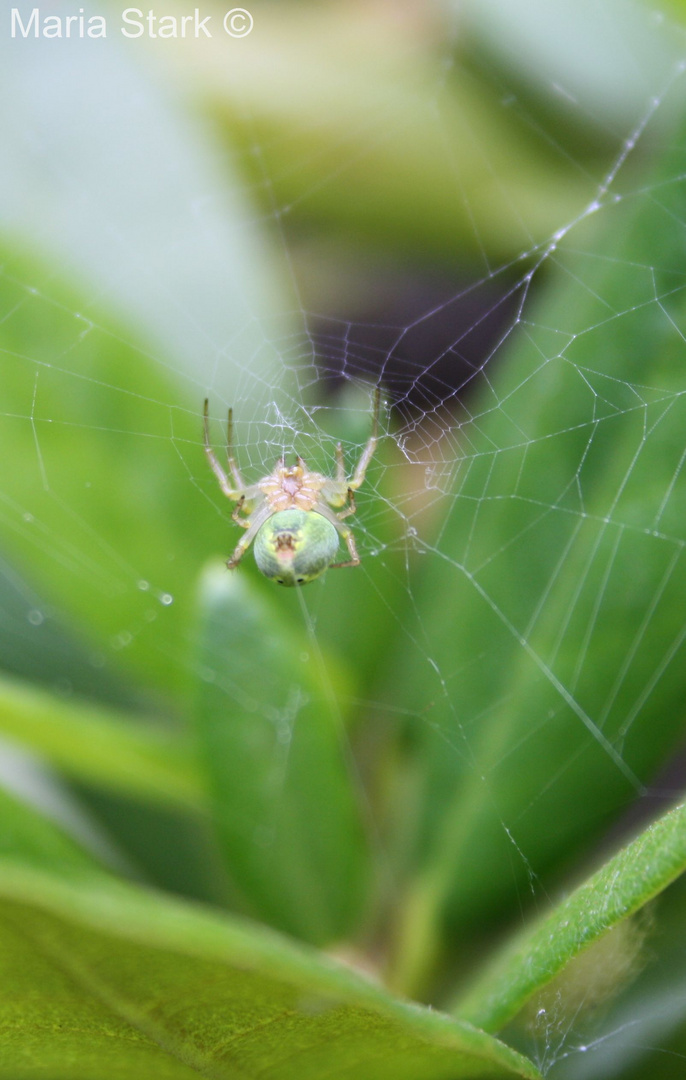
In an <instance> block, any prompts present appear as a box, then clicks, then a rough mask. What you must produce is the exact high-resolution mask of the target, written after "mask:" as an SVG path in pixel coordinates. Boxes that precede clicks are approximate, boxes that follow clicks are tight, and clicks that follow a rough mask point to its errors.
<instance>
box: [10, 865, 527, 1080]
mask: <svg viewBox="0 0 686 1080" xmlns="http://www.w3.org/2000/svg"><path fill="white" fill-rule="evenodd" d="M0 973H1V974H0V1029H1V1030H2V1039H1V1040H0V1077H3V1078H7V1080H43V1078H45V1080H54V1078H55V1077H57V1076H59V1077H60V1080H102V1077H108V1080H109V1078H114V1080H119V1078H121V1080H150V1077H153V1076H154V1077H155V1078H156V1080H190V1078H192V1077H194V1076H205V1077H210V1078H213V1080H236V1078H238V1077H240V1078H241V1080H253V1078H254V1080H256V1078H257V1077H259V1078H260V1080H292V1078H293V1077H298V1078H299V1080H322V1077H323V1076H326V1077H327V1078H328V1080H344V1078H345V1080H348V1078H349V1077H350V1076H359V1077H360V1078H362V1077H364V1080H388V1077H393V1078H394V1080H459V1078H461V1077H462V1078H465V1080H477V1078H481V1077H483V1078H486V1077H488V1078H492V1080H498V1078H501V1077H502V1078H505V1077H527V1078H530V1080H535V1078H537V1077H538V1076H539V1073H538V1071H537V1070H536V1069H535V1068H534V1066H533V1065H532V1064H531V1063H530V1062H529V1061H528V1060H527V1059H526V1058H523V1057H521V1056H520V1055H519V1054H517V1053H516V1052H515V1051H513V1050H510V1049H509V1048H508V1047H506V1046H504V1045H503V1044H502V1043H499V1042H498V1041H496V1040H495V1039H494V1038H493V1037H492V1036H490V1035H487V1034H485V1033H483V1032H480V1031H478V1030H477V1029H475V1028H473V1027H472V1026H471V1025H469V1024H466V1023H463V1022H460V1021H455V1020H452V1019H450V1018H449V1017H446V1016H444V1015H442V1014H439V1013H435V1012H432V1011H429V1010H426V1009H423V1008H421V1007H420V1006H416V1005H411V1004H405V1003H403V1002H400V1001H396V1000H394V999H392V998H391V997H390V996H389V995H388V994H386V993H385V992H384V991H382V990H381V989H377V988H376V987H375V986H374V985H373V984H372V983H370V982H368V981H367V980H366V979H363V978H361V977H359V976H357V975H355V974H354V973H353V972H351V971H350V970H348V969H346V968H344V967H342V966H340V965H338V964H335V963H333V962H332V961H331V960H329V959H327V958H326V957H325V956H318V955H317V954H316V953H314V952H309V951H305V950H301V949H299V948H297V947H296V946H294V945H291V944H290V943H289V942H288V941H286V940H282V939H280V938H279V937H278V936H277V935H275V934H274V933H272V932H269V931H263V930H260V929H259V928H257V927H253V926H250V925H247V924H241V923H237V922H232V921H229V920H227V919H222V918H219V917H218V916H216V915H214V914H212V913H211V912H210V911H209V910H205V909H202V908H199V907H194V906H190V905H184V904H181V903H179V902H174V901H171V900H167V899H165V898H164V897H162V896H161V895H157V894H154V893H150V892H145V891H143V890H140V889H134V888H133V887H128V886H126V887H125V886H120V885H117V884H115V883H113V882H110V881H109V880H108V879H106V878H105V877H104V876H103V878H102V880H100V881H96V880H92V879H90V880H84V881H83V882H81V883H80V885H79V887H75V886H74V885H72V884H69V883H66V882H61V881H57V880H55V879H53V878H51V877H50V876H48V875H47V874H45V873H41V872H40V871H37V870H29V869H27V868H24V867H20V866H17V865H15V864H12V863H11V862H6V861H5V862H3V863H2V864H1V865H0Z"/></svg>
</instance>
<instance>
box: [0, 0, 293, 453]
mask: <svg viewBox="0 0 686 1080" xmlns="http://www.w3.org/2000/svg"><path fill="white" fill-rule="evenodd" d="M114 11H116V9H113V13H112V14H113V15H114ZM117 14H118V15H120V11H119V12H117ZM53 44H54V43H53V42H52V41H50V40H49V39H48V40H46V39H44V38H42V37H40V36H39V37H37V38H36V39H35V40H32V41H31V42H30V45H29V46H28V47H22V46H21V44H20V43H17V41H15V40H13V39H12V38H11V37H10V34H9V33H7V34H3V35H2V37H1V38H0V91H1V92H2V96H3V98H4V99H5V100H12V101H14V103H15V107H14V109H12V110H5V112H4V113H3V114H2V116H0V143H1V144H2V146H3V155H2V159H1V160H0V229H2V230H3V231H4V232H5V233H6V235H8V236H11V237H12V238H13V239H14V242H15V244H16V243H17V241H18V244H17V246H19V247H20V249H21V250H22V251H25V252H31V253H32V255H33V256H35V257H37V258H39V259H40V260H42V261H43V262H44V263H45V264H46V265H52V266H54V267H58V268H59V280H62V281H65V282H69V283H73V285H74V287H75V290H76V291H77V292H79V293H80V300H79V302H78V306H76V307H74V308H72V310H73V311H74V312H80V313H81V317H82V321H81V322H79V321H78V317H75V320H74V323H73V326H75V327H76V328H77V329H76V332H75V336H76V337H78V335H79V333H80V332H86V331H87V330H88V326H89V323H88V319H89V317H90V316H92V314H93V308H94V301H95V306H96V307H97V310H98V311H99V312H102V311H107V312H108V313H109V315H110V316H111V318H112V319H113V320H114V321H115V322H117V323H118V324H119V325H120V326H122V325H123V326H126V327H127V330H128V332H123V334H122V336H123V337H124V339H125V340H126V341H127V342H131V341H133V342H135V343H136V344H138V345H139V346H141V347H142V348H143V349H144V350H152V351H153V353H154V354H156V355H158V356H160V357H161V358H162V366H165V367H167V368H169V371H170V381H171V382H173V377H176V379H177V380H178V384H179V386H182V387H183V388H184V399H185V402H186V404H191V407H193V408H197V407H198V405H197V403H198V402H200V404H202V398H203V396H204V393H203V391H204V389H205V388H209V387H213V388H214V389H215V391H216V392H217V393H218V394H221V395H223V397H224V399H225V400H226V399H227V398H228V399H229V400H231V399H232V398H233V396H234V394H235V392H236V389H237V385H238V382H239V379H240V378H241V373H242V372H243V371H244V368H245V366H247V365H249V366H250V370H251V372H253V373H254V375H255V376H256V378H262V379H264V380H265V381H269V382H271V383H273V382H274V381H275V379H276V377H277V376H278V375H280V374H281V373H282V363H281V358H280V356H279V354H278V351H277V349H276V348H275V346H274V345H273V341H274V338H275V336H278V334H277V327H278V328H279V329H280V330H281V332H282V333H284V334H287V333H289V332H290V331H292V330H293V328H294V326H295V327H297V326H298V317H297V316H295V318H292V317H291V315H290V314H289V312H291V310H292V307H293V302H292V298H291V296H290V294H289V292H288V287H287V284H286V282H287V280H288V279H287V273H286V271H285V268H284V265H283V260H282V258H281V256H280V249H277V250H273V249H271V248H269V247H268V245H267V244H266V243H265V242H264V240H263V238H262V236H261V235H260V232H259V229H258V227H257V226H256V224H255V213H254V210H253V208H252V207H251V205H250V202H249V199H248V193H247V192H246V190H245V188H244V187H243V186H242V185H241V184H240V183H239V182H238V181H237V179H236V178H235V177H231V169H232V163H231V159H230V155H229V154H228V152H227V150H226V148H224V149H223V150H220V149H219V148H218V147H217V144H216V139H215V138H214V133H213V131H212V130H211V129H210V127H209V125H208V124H207V123H206V122H205V121H204V120H203V119H202V118H201V117H200V116H198V115H197V114H196V115H192V114H191V113H190V111H189V110H188V109H187V104H186V103H185V102H184V101H183V98H182V96H181V95H180V94H179V93H178V89H177V87H176V85H175V83H176V80H175V79H174V78H170V79H169V80H166V81H165V79H164V78H163V77H162V76H161V73H160V71H159V69H155V70H154V71H153V69H152V68H151V67H150V66H148V64H147V63H146V59H147V58H146V56H145V54H144V53H143V52H142V51H141V50H140V48H139V47H138V45H139V43H131V45H130V47H129V48H127V44H128V43H126V42H125V41H124V40H123V38H122V37H121V35H120V34H119V33H116V32H115V33H110V34H109V35H108V36H107V39H106V40H100V41H97V42H95V43H93V42H91V43H90V44H91V45H93V44H94V45H95V51H93V50H92V48H89V47H88V45H89V43H88V42H86V45H85V47H80V46H79V44H78V43H75V42H74V40H72V41H65V42H64V43H63V46H61V47H59V48H57V49H55V48H53ZM227 175H228V176H229V177H230V180H229V182H228V183H227ZM29 283H30V284H32V285H33V284H38V282H35V281H31V279H29ZM284 313H285V314H284ZM37 330H39V327H37ZM229 348H230V360H229V359H228V356H227V353H228V350H229ZM50 359H51V360H52V361H53V363H55V365H56V366H58V367H65V366H66V367H67V369H69V361H70V355H69V351H68V350H67V351H66V352H64V351H63V350H62V349H59V348H58V342H55V343H54V346H53V351H52V353H51V355H50ZM148 359H149V357H148ZM122 375H124V372H122ZM126 375H128V377H127V378H122V380H121V381H118V382H115V385H119V386H120V387H121V388H122V390H125V391H126V392H129V393H139V394H141V395H144V396H145V395H146V394H147V393H148V391H149V390H150V389H151V387H150V386H149V384H148V380H147V379H146V378H145V377H142V378H141V381H140V383H139V381H138V380H137V378H136V375H135V372H127V373H126ZM93 377H94V378H97V377H98V373H97V368H96V369H95V370H94V372H93ZM199 388H200V389H199ZM271 393H272V395H275V396H277V397H278V392H277V390H276V389H272V391H271ZM251 419H253V417H251ZM260 419H261V417H260ZM82 420H83V422H84V423H88V422H89V420H88V418H87V417H84V418H82ZM143 430H145V429H143ZM168 433H170V432H168Z"/></svg>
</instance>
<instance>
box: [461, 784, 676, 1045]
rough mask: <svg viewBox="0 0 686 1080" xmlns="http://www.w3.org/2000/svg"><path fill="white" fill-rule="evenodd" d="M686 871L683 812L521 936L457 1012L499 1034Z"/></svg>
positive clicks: (671, 814) (670, 816)
mask: <svg viewBox="0 0 686 1080" xmlns="http://www.w3.org/2000/svg"><path fill="white" fill-rule="evenodd" d="M684 870H686V805H682V806H679V807H677V808H676V809H674V810H672V811H670V812H669V813H668V814H665V816H664V817H662V818H660V820H659V821H656V822H655V823H654V824H653V825H651V826H650V827H649V828H648V829H646V831H645V832H644V833H642V834H641V835H640V836H639V837H637V838H636V839H635V840H634V841H633V842H632V843H631V844H629V845H628V846H627V847H626V848H624V850H623V851H620V852H619V854H618V855H615V857H614V858H613V859H611V860H610V861H609V862H608V863H607V864H606V865H605V866H603V867H602V869H600V870H599V871H598V872H597V873H595V874H594V875H593V877H591V878H590V879H589V880H588V881H587V882H586V883H585V884H584V885H582V886H581V887H580V888H578V889H576V890H575V891H574V892H573V893H572V894H571V896H569V897H568V899H566V900H564V901H563V902H562V903H561V904H559V905H558V906H557V908H555V910H554V911H553V912H552V913H551V914H550V915H548V916H546V917H545V918H544V919H542V920H540V921H539V922H537V923H536V925H535V926H534V927H532V928H530V929H528V930H525V931H524V932H523V933H522V934H521V935H519V936H518V937H517V938H516V939H515V940H514V941H513V942H512V943H511V944H510V945H508V946H507V948H506V949H505V950H504V952H503V953H502V954H501V955H499V956H498V957H497V958H496V960H495V962H494V963H493V964H492V965H490V966H489V968H488V969H487V970H486V971H485V972H484V973H483V975H482V976H481V977H480V978H479V979H478V980H477V982H476V984H475V985H474V986H473V987H472V988H471V989H470V990H468V991H467V993H466V995H465V996H464V997H462V998H461V999H460V1000H458V1002H457V1004H456V1005H455V1008H454V1011H455V1013H456V1014H457V1015H458V1016H461V1017H462V1018H463V1019H467V1020H470V1021H471V1022H472V1023H474V1024H477V1025H478V1026H479V1027H481V1028H485V1029H486V1030H488V1031H497V1030H499V1029H500V1028H502V1027H503V1025H504V1024H506V1023H507V1021H508V1020H510V1019H511V1018H512V1017H513V1016H515V1015H516V1013H518V1012H519V1010H520V1009H521V1008H522V1006H523V1005H524V1004H525V1003H526V1002H527V1001H528V1000H529V999H530V998H531V997H532V996H533V995H534V994H535V993H536V992H537V991H538V990H540V989H541V988H542V987H544V986H545V985H546V983H548V982H549V981H550V980H551V979H552V978H554V977H555V976H556V975H557V974H558V973H559V972H560V971H562V969H563V968H564V967H565V965H566V964H568V963H569V961H570V960H572V959H573V958H574V957H576V956H577V955H578V954H579V953H581V952H582V950H584V949H587V948H588V947H589V946H590V945H592V944H593V943H594V942H596V941H598V940H599V939H600V938H601V937H602V936H603V935H604V934H607V933H608V931H610V930H612V929H613V928H614V927H616V926H617V925H618V924H619V923H620V922H621V921H622V920H624V919H626V918H628V917H629V916H630V915H632V914H633V913H634V912H636V911H638V910H639V909H640V908H641V907H643V905H644V904H646V903H647V902H648V901H649V900H652V898H653V897H654V896H656V895H657V894H658V893H660V892H662V891H663V889H666V887H667V886H668V885H669V884H670V883H671V882H672V881H674V880H675V878H677V877H678V876H679V875H680V874H682V873H683V872H684Z"/></svg>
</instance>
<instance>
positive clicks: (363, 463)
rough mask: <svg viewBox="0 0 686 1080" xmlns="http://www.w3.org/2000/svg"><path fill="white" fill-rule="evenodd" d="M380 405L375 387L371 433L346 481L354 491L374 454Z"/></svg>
mask: <svg viewBox="0 0 686 1080" xmlns="http://www.w3.org/2000/svg"><path fill="white" fill-rule="evenodd" d="M380 407H381V388H380V387H379V386H377V387H376V389H375V391H374V405H373V413H372V415H373V420H372V433H371V435H370V436H369V440H368V442H367V445H366V446H365V448H364V450H363V451H362V457H361V458H360V460H359V461H358V463H357V466H356V468H355V472H354V473H353V476H352V479H351V480H349V481H348V487H349V488H350V489H351V490H353V491H356V490H357V488H358V487H360V485H361V484H362V483H363V482H364V477H365V473H366V472H367V466H368V465H369V462H370V461H371V460H372V457H373V456H374V451H375V450H376V444H377V442H378V438H379V409H380Z"/></svg>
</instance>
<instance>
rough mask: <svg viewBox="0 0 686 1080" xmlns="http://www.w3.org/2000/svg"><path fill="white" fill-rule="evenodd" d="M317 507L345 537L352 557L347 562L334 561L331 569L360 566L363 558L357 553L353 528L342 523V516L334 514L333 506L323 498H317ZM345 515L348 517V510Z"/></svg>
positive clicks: (319, 512)
mask: <svg viewBox="0 0 686 1080" xmlns="http://www.w3.org/2000/svg"><path fill="white" fill-rule="evenodd" d="M315 508H316V511H317V513H318V514H321V515H322V517H325V518H326V520H327V521H330V522H331V524H332V525H334V526H335V528H336V529H337V531H338V532H339V533H340V535H341V536H342V537H343V539H344V541H345V545H346V547H347V549H348V553H349V555H350V558H349V559H348V560H347V561H346V562H337V563H332V564H331V566H330V567H329V569H330V570H340V569H341V568H342V567H344V566H359V565H360V562H361V559H360V556H359V555H358V553H357V546H356V544H355V537H354V536H353V534H352V530H351V529H349V528H348V526H347V525H343V524H342V523H341V519H340V516H339V515H338V514H334V512H333V510H332V509H331V507H330V506H327V505H326V503H325V502H324V500H323V499H318V500H317V503H316V507H315ZM345 516H346V517H347V512H345Z"/></svg>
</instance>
